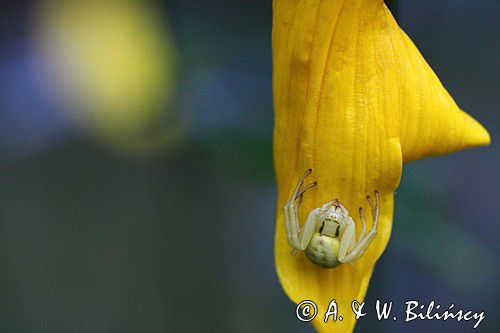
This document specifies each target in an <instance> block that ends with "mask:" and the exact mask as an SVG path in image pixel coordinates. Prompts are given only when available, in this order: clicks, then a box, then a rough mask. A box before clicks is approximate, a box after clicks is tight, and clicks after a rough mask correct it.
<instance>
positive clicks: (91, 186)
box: [0, 0, 500, 332]
mask: <svg viewBox="0 0 500 333" xmlns="http://www.w3.org/2000/svg"><path fill="white" fill-rule="evenodd" d="M390 6H391V9H392V11H393V13H394V15H395V16H396V18H397V20H398V22H399V23H400V25H401V26H402V28H403V29H404V30H405V31H406V32H407V33H408V34H409V35H410V37H411V38H412V39H413V40H414V42H415V43H416V45H417V46H418V47H419V49H420V50H421V52H422V53H423V55H424V56H425V58H426V59H427V60H428V62H429V63H430V65H431V66H432V68H434V70H435V71H436V72H437V74H438V76H439V77H440V78H441V80H442V82H443V84H444V85H445V86H446V87H447V88H448V90H449V91H450V93H451V94H452V96H454V98H455V100H456V101H457V102H458V104H459V105H460V106H461V107H462V108H463V109H464V110H466V111H467V112H469V113H470V114H471V115H472V116H474V117H475V118H476V119H478V120H479V121H480V122H481V123H482V124H483V125H484V126H485V127H486V128H487V129H489V131H490V134H491V136H492V145H491V146H489V147H486V148H479V149H474V150H469V151H463V152H460V153H457V154H454V155H451V156H445V157H439V158H432V159H426V160H422V161H418V162H414V163H411V164H408V165H406V166H405V169H404V175H403V179H402V182H401V186H400V188H399V190H398V192H397V193H396V207H395V216H394V229H393V233H392V238H391V241H390V242H389V245H388V247H387V251H386V252H385V253H384V255H383V256H382V258H381V259H380V261H379V263H378V264H377V266H376V268H375V273H374V275H373V278H372V282H371V285H370V288H369V291H368V295H367V302H368V304H369V305H371V304H374V302H375V300H376V299H380V300H387V301H391V300H392V301H394V302H395V306H394V307H395V309H394V311H396V313H395V314H396V315H397V316H398V317H403V315H404V307H403V304H404V302H405V301H406V300H411V299H417V300H419V301H420V302H424V303H428V302H429V301H430V300H435V301H436V302H438V303H440V304H441V305H442V307H443V308H447V307H448V306H449V304H450V303H454V304H455V306H456V307H455V308H464V309H471V310H474V311H485V312H486V319H485V320H484V321H483V322H482V323H481V325H480V326H479V331H485V332H493V331H499V330H500V319H499V317H498V316H497V312H498V306H499V305H500V304H499V303H500V301H499V300H500V288H499V284H498V280H499V279H498V277H499V265H498V264H499V258H498V257H497V255H498V253H499V251H498V250H499V241H498V237H499V236H500V235H499V232H498V220H499V215H498V200H499V198H500V190H499V184H500V183H499V181H500V173H499V160H500V154H499V148H498V145H497V142H499V140H500V135H499V133H498V130H497V129H498V128H499V125H500V117H499V113H498V110H497V108H498V105H499V94H498V90H499V88H500V85H499V84H498V74H499V65H500V60H499V58H498V54H499V51H500V49H499V48H500V43H499V36H500V31H499V30H500V24H499V23H498V14H499V13H500V3H499V2H498V1H493V0H492V1H457V0H455V1H432V0H419V1H411V0H401V1H393V2H391V3H390ZM271 18H272V13H271V0H267V1H217V0H213V1H203V2H202V1H180V0H177V1H132V0H130V1H126V0H123V1H120V0H101V1H69V0H66V1H65V0H45V1H2V2H0V331H2V332H167V331H171V332H175V331H185V332H192V331H215V332H240V331H245V332H250V331H255V332H276V331H278V332H279V331H282V332H285V331H286V332H312V331H313V329H312V326H310V325H309V324H306V323H302V322H299V321H298V320H297V319H296V318H295V314H294V313H295V305H294V304H293V303H292V302H290V301H289V300H288V298H287V296H286V295H285V294H284V292H283V291H282V289H281V287H280V285H279V282H278V279H277V276H276V273H275V268H274V262H273V256H274V255H273V239H274V217H275V208H276V207H275V199H276V188H275V184H274V178H273V177H274V176H273V166H272V127H273V109H272V92H271V74H272V68H271V45H270V34H271ZM472 326H473V323H471V322H460V323H457V322H456V321H447V322H443V321H439V322H437V321H413V322H411V323H409V324H404V323H403V322H402V321H398V322H393V321H388V322H378V321H377V320H376V318H375V317H374V314H373V312H370V313H369V314H368V315H367V316H366V317H364V318H363V320H360V321H359V322H358V324H357V327H356V331H358V332H368V331H381V330H383V331H388V332H396V331H400V330H402V329H406V330H407V331H414V332H421V331H423V330H424V329H425V330H427V331H432V332H434V331H436V332H437V331H439V332H456V331H457V330H462V331H469V330H471V329H472Z"/></svg>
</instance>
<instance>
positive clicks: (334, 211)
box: [284, 169, 380, 268]
mask: <svg viewBox="0 0 500 333" xmlns="http://www.w3.org/2000/svg"><path fill="white" fill-rule="evenodd" d="M311 172H312V169H309V170H307V171H306V173H305V174H304V175H303V176H302V177H301V178H300V180H299V182H298V183H297V186H296V187H295V189H294V191H293V194H292V197H291V199H290V201H288V202H287V203H286V204H285V207H284V213H285V228H286V236H287V239H288V244H290V246H291V247H293V248H294V251H295V250H300V251H304V252H305V254H306V257H307V258H308V259H309V260H310V261H312V262H313V263H315V264H316V265H319V266H322V267H328V268H333V267H337V266H338V265H340V264H343V263H351V262H354V261H355V260H357V259H358V258H359V257H361V256H362V255H363V253H365V251H366V249H367V248H368V246H369V245H370V243H371V242H372V240H373V238H374V237H375V235H376V233H377V223H378V215H379V207H380V202H379V195H378V192H377V191H375V205H374V204H373V202H372V200H371V198H370V196H368V195H367V196H366V199H367V200H368V204H369V205H370V207H371V210H372V217H373V226H372V229H371V230H370V231H368V233H367V232H366V221H365V216H364V214H363V208H359V215H360V218H361V221H362V222H363V228H362V230H361V233H360V235H359V239H358V240H356V224H355V223H354V220H353V219H352V218H351V217H350V216H349V212H348V211H347V209H346V208H345V207H344V205H342V203H340V201H339V200H338V199H334V200H332V201H330V202H327V203H325V204H324V205H323V206H322V207H320V208H315V209H313V210H312V211H311V213H310V214H309V217H308V218H307V221H306V223H305V224H304V226H303V227H302V228H300V227H299V222H298V214H297V211H298V209H299V206H300V203H301V202H302V196H303V195H304V193H305V192H306V191H307V190H308V189H310V188H312V187H314V186H316V184H317V183H316V182H313V183H311V184H309V185H306V186H303V185H304V181H305V179H306V177H307V176H308V175H309V174H310V173H311Z"/></svg>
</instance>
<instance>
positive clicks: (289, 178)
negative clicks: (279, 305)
mask: <svg viewBox="0 0 500 333" xmlns="http://www.w3.org/2000/svg"><path fill="white" fill-rule="evenodd" d="M272 42H273V66H274V73H273V89H274V106H275V129H274V160H275V171H276V178H277V184H278V191H279V194H278V207H277V219H276V237H275V260H276V268H277V272H278V276H279V279H280V281H281V284H282V286H283V288H284V290H285V291H286V293H287V294H288V296H289V297H290V298H291V299H292V300H293V301H294V302H295V303H299V302H300V301H302V300H306V299H309V300H313V301H314V302H316V304H317V305H318V316H317V317H316V319H314V321H313V324H314V325H315V327H316V329H317V330H318V331H327V330H329V331H331V330H332V329H333V328H335V330H336V331H342V332H346V331H347V332H349V331H352V329H353V328H354V324H355V318H354V315H353V313H352V311H351V302H352V301H353V300H358V301H359V302H361V301H363V299H364V296H365V293H366V289H367V287H368V282H369V280H370V276H371V274H372V271H373V268H374V265H375V262H376V261H377V259H378V258H379V257H380V255H381V254H382V252H383V251H384V249H385V247H386V245H387V242H388V240H389V236H390V233H391V226H392V214H393V192H394V190H395V189H396V188H397V186H398V184H399V180H400V177H401V170H402V164H403V162H408V161H412V160H416V159H419V158H423V157H427V156H432V155H439V154H445V153H451V152H454V151H457V150H460V149H463V148H467V147H473V146H480V145H487V144H488V143H489V141H490V138H489V135H488V133H487V132H486V130H485V129H484V128H483V127H482V126H481V125H480V124H479V123H477V122H476V121H475V120H474V119H472V118H471V117H470V116H469V115H467V114H466V113H464V112H463V111H461V110H460V109H459V108H458V106H457V105H456V104H455V102H454V101H453V99H452V98H451V97H450V95H449V94H448V93H447V91H446V90H445V89H444V88H443V86H442V85H441V83H440V81H439V79H438V78H437V77H436V75H435V74H434V72H433V71H432V69H431V68H430V67H429V66H428V65H427V63H426V62H425V60H424V59H423V57H422V56H421V54H420V53H419V51H418V50H417V48H416V47H415V45H414V44H413V43H412V42H411V40H410V39H409V38H408V36H406V35H405V33H404V32H403V31H402V30H401V29H400V28H399V27H398V25H397V23H396V22H395V20H394V18H393V17H392V15H391V14H390V12H389V10H388V9H387V8H386V7H385V5H384V3H383V1H382V0H364V1H362V0H359V1H355V0H327V1H320V0H301V1H298V0H295V1H292V0H275V1H274V3H273V40H272ZM308 168H313V170H314V171H313V173H312V175H311V176H309V177H310V180H311V181H313V180H314V181H317V182H318V186H317V187H316V188H314V189H311V190H309V191H308V192H307V193H306V195H305V196H304V200H303V203H302V205H301V207H300V210H299V218H300V221H301V224H302V223H303V222H304V221H305V219H306V217H307V214H308V213H309V212H310V211H311V210H312V209H314V208H316V207H319V206H321V205H322V204H323V203H325V202H327V201H329V200H331V199H333V198H339V200H340V201H341V202H342V203H343V204H344V205H345V206H346V208H347V209H348V210H349V212H351V215H353V218H354V219H355V220H356V221H359V217H358V216H357V214H355V213H356V212H357V211H358V208H359V207H363V208H364V209H365V211H369V209H368V207H367V203H366V198H365V196H366V195H367V194H372V193H373V192H374V191H375V190H378V192H379V193H380V199H381V209H380V221H379V227H378V233H377V235H376V237H375V239H374V241H373V243H372V244H371V245H370V246H369V248H368V250H367V251H366V253H365V254H364V255H363V256H361V258H360V259H359V260H358V261H356V263H355V264H354V265H352V266H351V265H345V264H344V265H340V266H339V267H337V268H334V269H325V268H321V267H319V266H316V265H314V264H312V263H311V262H309V261H308V260H307V259H306V257H305V256H304V254H303V253H299V254H297V255H296V256H293V255H292V254H291V248H290V246H289V245H288V243H287V239H286V232H285V225H284V221H283V212H282V208H283V205H284V204H285V203H286V201H288V200H289V198H290V195H291V193H292V190H293V188H294V186H295V185H296V182H297V180H298V179H299V178H300V176H302V174H303V173H304V172H305V170H307V169H308ZM368 221H370V218H368ZM357 224H359V223H357ZM369 226H370V224H369ZM357 227H358V228H359V225H358V226H357ZM357 232H358V233H359V232H360V230H359V229H358V230H357ZM332 299H335V300H336V301H337V303H338V307H339V311H340V314H341V315H342V317H343V320H342V321H337V322H336V323H333V322H332V321H331V318H330V321H329V322H328V323H326V324H325V323H323V320H324V316H323V314H324V313H325V311H326V307H327V306H328V305H329V303H330V301H331V300H332Z"/></svg>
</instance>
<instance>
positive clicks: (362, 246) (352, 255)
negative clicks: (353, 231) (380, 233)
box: [339, 191, 380, 263]
mask: <svg viewBox="0 0 500 333" xmlns="http://www.w3.org/2000/svg"><path fill="white" fill-rule="evenodd" d="M367 200H368V203H369V204H370V207H371V209H372V214H373V226H372V229H371V230H370V231H369V232H368V233H367V234H366V235H364V237H362V238H361V239H360V240H359V241H358V242H356V245H355V246H354V248H353V249H352V251H349V253H348V254H347V255H345V256H342V257H341V252H340V250H341V249H342V242H341V248H340V249H339V261H340V262H342V263H346V262H352V261H355V260H357V259H358V258H359V257H361V255H363V253H365V251H366V249H367V248H368V246H369V245H370V243H371V242H372V240H373V238H374V237H375V235H376V234H377V224H378V215H379V211H380V200H379V195H378V192H377V191H375V202H376V203H375V205H373V203H372V200H371V198H370V196H367ZM361 211H362V210H361ZM346 231H347V229H346ZM342 237H344V236H342ZM348 237H349V236H348ZM342 254H343V253H342Z"/></svg>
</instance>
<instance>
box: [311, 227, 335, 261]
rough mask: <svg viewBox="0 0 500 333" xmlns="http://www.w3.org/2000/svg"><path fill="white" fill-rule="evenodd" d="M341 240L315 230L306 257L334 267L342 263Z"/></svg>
mask: <svg viewBox="0 0 500 333" xmlns="http://www.w3.org/2000/svg"><path fill="white" fill-rule="evenodd" d="M339 247H340V242H339V239H338V238H334V237H330V236H326V235H322V234H320V233H319V232H315V233H314V235H313V236H312V238H311V242H310V243H309V246H307V248H306V249H305V254H306V257H307V258H308V259H309V260H310V261H312V262H313V263H315V264H316V265H319V266H321V267H328V268H333V267H337V266H338V265H340V262H339V261H338V253H339Z"/></svg>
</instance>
